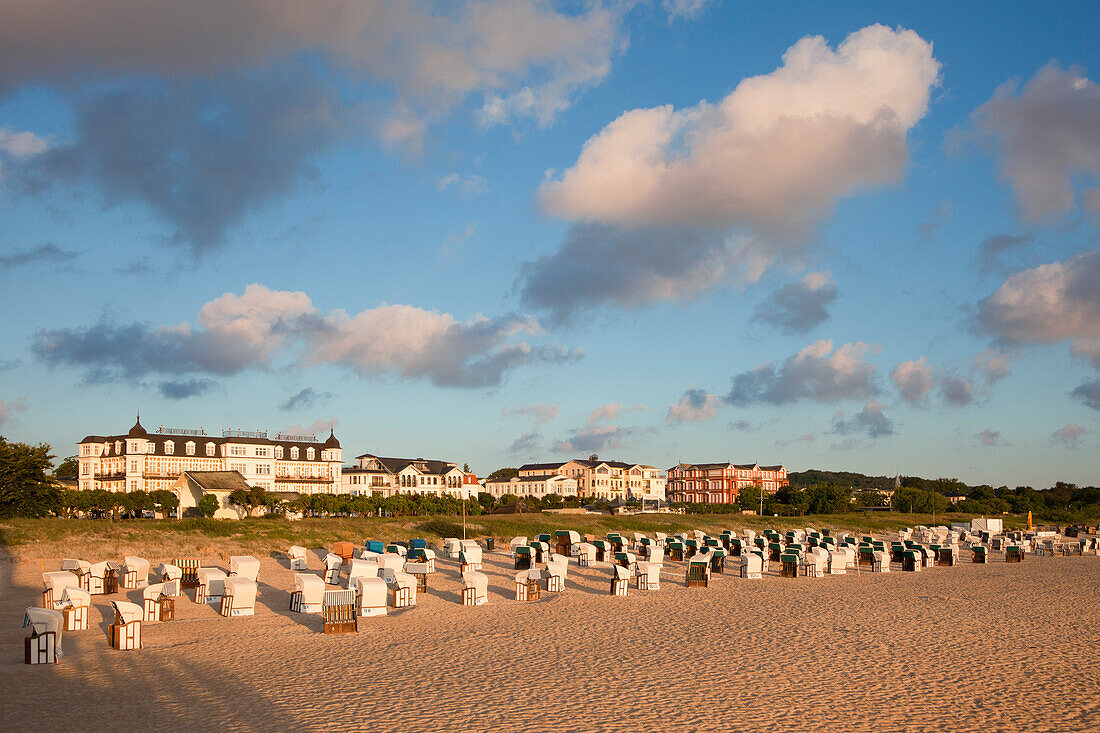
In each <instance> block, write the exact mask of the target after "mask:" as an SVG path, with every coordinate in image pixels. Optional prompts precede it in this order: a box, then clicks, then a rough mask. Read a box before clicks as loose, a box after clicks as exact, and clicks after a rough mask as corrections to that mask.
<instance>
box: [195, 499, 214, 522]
mask: <svg viewBox="0 0 1100 733" xmlns="http://www.w3.org/2000/svg"><path fill="white" fill-rule="evenodd" d="M195 511H196V512H197V513H198V515H199V516H200V517H212V516H214V512H216V511H218V498H217V497H216V496H214V495H213V494H206V495H205V496H203V497H202V498H201V499H199V503H198V504H197V505H196V506H195Z"/></svg>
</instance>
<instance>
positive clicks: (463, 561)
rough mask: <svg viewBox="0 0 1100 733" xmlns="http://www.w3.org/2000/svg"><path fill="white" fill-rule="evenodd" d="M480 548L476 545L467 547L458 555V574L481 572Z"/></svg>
mask: <svg viewBox="0 0 1100 733" xmlns="http://www.w3.org/2000/svg"><path fill="white" fill-rule="evenodd" d="M481 560H482V557H481V548H480V547H478V546H477V545H475V546H473V547H467V548H465V549H463V550H462V552H460V553H458V562H459V572H460V573H466V572H469V571H471V570H481Z"/></svg>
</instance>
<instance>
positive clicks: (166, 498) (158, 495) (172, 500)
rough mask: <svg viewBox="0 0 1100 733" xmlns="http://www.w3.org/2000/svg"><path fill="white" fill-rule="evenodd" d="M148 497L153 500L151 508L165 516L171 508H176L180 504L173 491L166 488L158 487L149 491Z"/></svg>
mask: <svg viewBox="0 0 1100 733" xmlns="http://www.w3.org/2000/svg"><path fill="white" fill-rule="evenodd" d="M149 499H150V500H151V501H152V502H153V509H154V510H155V511H158V512H160V513H162V514H164V515H165V516H168V513H169V512H170V511H172V510H173V509H176V508H177V507H179V505H180V500H179V497H177V496H176V494H175V492H173V491H169V490H168V489H158V490H157V491H150V492H149Z"/></svg>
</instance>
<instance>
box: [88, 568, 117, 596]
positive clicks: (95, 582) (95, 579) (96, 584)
mask: <svg viewBox="0 0 1100 733" xmlns="http://www.w3.org/2000/svg"><path fill="white" fill-rule="evenodd" d="M88 592H89V593H91V594H92V595H93V596H99V595H111V594H112V593H118V563H114V562H111V561H110V560H107V561H104V562H97V563H93V564H92V566H91V568H90V569H89V571H88Z"/></svg>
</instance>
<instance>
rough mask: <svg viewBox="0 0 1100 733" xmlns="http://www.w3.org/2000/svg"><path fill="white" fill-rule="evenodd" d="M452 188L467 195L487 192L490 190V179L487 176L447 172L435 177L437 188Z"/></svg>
mask: <svg viewBox="0 0 1100 733" xmlns="http://www.w3.org/2000/svg"><path fill="white" fill-rule="evenodd" d="M450 188H453V189H455V190H456V191H459V192H460V193H463V194H465V195H467V196H473V195H475V194H479V193H485V192H486V191H488V190H489V179H488V178H486V177H485V176H479V175H476V174H474V175H470V176H461V175H459V174H458V173H453V172H452V173H447V174H445V175H442V176H439V177H437V178H436V179H435V190H436V191H446V190H448V189H450Z"/></svg>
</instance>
